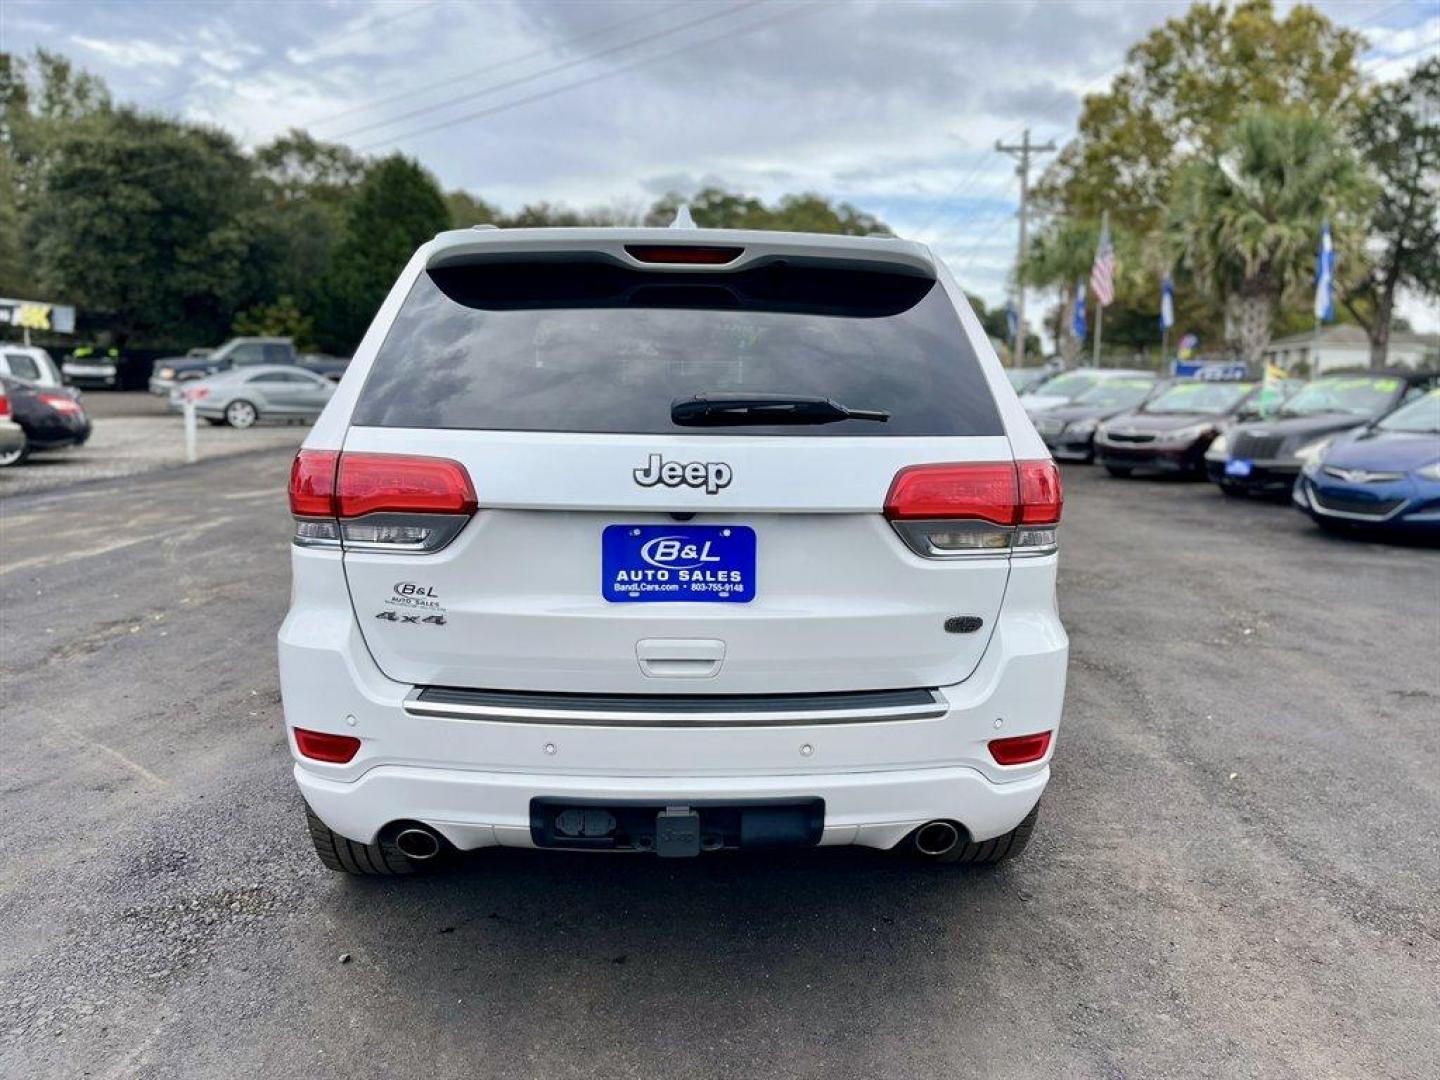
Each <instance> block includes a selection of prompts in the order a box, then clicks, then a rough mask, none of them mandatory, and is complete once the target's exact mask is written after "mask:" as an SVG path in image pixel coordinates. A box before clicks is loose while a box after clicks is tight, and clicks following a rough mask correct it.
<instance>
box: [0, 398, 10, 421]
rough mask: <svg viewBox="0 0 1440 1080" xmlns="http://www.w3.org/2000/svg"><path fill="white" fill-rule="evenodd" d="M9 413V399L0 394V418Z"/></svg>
mask: <svg viewBox="0 0 1440 1080" xmlns="http://www.w3.org/2000/svg"><path fill="white" fill-rule="evenodd" d="M9 415H10V399H9V398H8V397H6V396H5V395H4V394H0V420H3V419H5V417H7V416H9Z"/></svg>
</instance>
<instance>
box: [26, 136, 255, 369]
mask: <svg viewBox="0 0 1440 1080" xmlns="http://www.w3.org/2000/svg"><path fill="white" fill-rule="evenodd" d="M48 155H49V161H48V163H47V165H46V167H45V170H44V172H43V174H42V176H41V177H40V180H39V184H40V187H39V190H38V191H37V192H36V194H35V197H34V200H33V203H32V205H31V208H30V210H29V212H28V214H27V215H26V220H25V235H24V238H23V242H24V244H25V247H26V249H27V251H28V253H29V254H30V256H31V257H32V258H33V260H34V263H35V268H36V276H37V279H38V285H39V286H40V288H41V289H43V290H44V292H45V294H46V295H48V296H55V297H60V298H63V299H64V300H66V301H67V302H69V303H73V304H75V305H76V306H77V307H78V308H79V309H80V310H81V312H82V316H83V318H84V319H85V321H86V325H87V327H88V328H89V329H90V330H91V331H92V332H93V331H98V330H108V331H110V332H112V333H113V334H114V336H115V339H116V340H117V341H119V342H121V343H124V342H126V341H134V340H159V341H163V342H171V343H178V342H186V341H192V342H193V341H214V340H216V339H218V338H219V337H221V336H223V335H224V334H225V332H226V331H228V329H229V327H230V322H231V318H232V314H233V312H234V311H235V310H236V309H237V308H240V307H245V306H248V305H249V304H251V303H254V302H255V301H256V300H258V299H260V298H262V297H263V296H264V294H265V292H266V290H267V289H268V287H269V285H268V279H269V272H270V268H269V267H268V266H267V265H266V263H267V261H268V260H266V259H265V258H264V257H263V251H262V247H261V246H260V245H259V244H257V242H256V238H255V236H254V233H253V231H252V229H251V228H250V224H249V223H250V221H251V217H252V215H253V214H254V212H255V211H256V209H257V208H258V207H259V205H260V203H261V198H262V195H261V191H260V189H259V187H258V185H257V184H256V182H255V178H254V175H253V173H252V169H251V163H250V161H249V160H248V159H247V158H246V157H245V156H244V154H242V153H241V151H240V149H239V147H238V146H236V144H235V142H234V140H233V139H231V138H230V136H228V135H226V134H224V133H222V132H219V131H216V130H213V129H210V128H201V127H195V126H192V125H185V124H179V123H176V122H174V121H171V120H166V119H162V118H160V117H156V116H147V115H141V114H139V113H136V112H134V111H133V110H130V109H119V110H114V111H103V112H97V113H95V114H93V115H90V116H85V117H82V118H80V119H77V120H71V121H69V122H67V123H66V124H65V125H64V127H63V128H61V129H60V130H59V132H58V133H57V134H56V136H55V138H54V142H53V146H52V147H51V148H50V150H49V151H48Z"/></svg>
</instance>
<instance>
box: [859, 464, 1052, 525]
mask: <svg viewBox="0 0 1440 1080" xmlns="http://www.w3.org/2000/svg"><path fill="white" fill-rule="evenodd" d="M1061 501H1062V498H1061V493H1060V470H1059V469H1058V468H1056V466H1055V463H1054V462H1053V461H1049V460H1045V461H1018V462H1015V463H1014V464H1011V463H1010V462H988V461H987V462H971V463H967V464H954V465H911V466H909V467H908V468H904V469H901V470H900V471H899V472H898V473H896V474H895V479H894V480H893V481H892V482H891V484H890V493H889V494H888V495H886V496H885V516H886V517H887V518H889V519H890V520H891V521H903V520H906V519H916V518H923V519H930V520H937V519H944V518H968V519H972V520H978V521H988V522H991V523H992V524H995V525H1056V524H1058V523H1059V521H1060V506H1061Z"/></svg>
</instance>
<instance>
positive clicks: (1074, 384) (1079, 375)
mask: <svg viewBox="0 0 1440 1080" xmlns="http://www.w3.org/2000/svg"><path fill="white" fill-rule="evenodd" d="M1096 381H1097V380H1096V378H1095V376H1094V375H1090V374H1087V373H1085V372H1083V371H1072V372H1069V373H1068V374H1065V375H1057V376H1055V378H1053V379H1051V380H1050V381H1049V382H1047V383H1046V384H1045V385H1044V386H1041V387H1037V388H1036V390H1035V392H1036V393H1037V394H1044V395H1045V396H1046V397H1060V398H1065V399H1066V400H1067V401H1069V400H1071V399H1073V398H1077V397H1079V396H1080V395H1081V394H1083V393H1084V392H1085V391H1086V390H1089V389H1090V388H1091V387H1092V386H1094V385H1095V383H1096Z"/></svg>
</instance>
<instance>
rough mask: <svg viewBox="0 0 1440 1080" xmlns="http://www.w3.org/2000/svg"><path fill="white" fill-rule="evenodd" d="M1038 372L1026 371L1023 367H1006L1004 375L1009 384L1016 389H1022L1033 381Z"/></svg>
mask: <svg viewBox="0 0 1440 1080" xmlns="http://www.w3.org/2000/svg"><path fill="white" fill-rule="evenodd" d="M1037 374H1038V372H1034V371H1026V370H1025V369H1024V368H1013V367H1012V368H1006V369H1005V377H1006V378H1007V379H1009V380H1010V385H1011V386H1013V387H1014V388H1015V389H1016V390H1024V389H1025V388H1026V387H1027V386H1029V385H1030V384H1031V383H1033V382H1034V381H1035V376H1036V375H1037Z"/></svg>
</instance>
